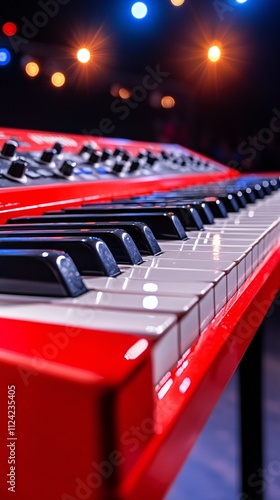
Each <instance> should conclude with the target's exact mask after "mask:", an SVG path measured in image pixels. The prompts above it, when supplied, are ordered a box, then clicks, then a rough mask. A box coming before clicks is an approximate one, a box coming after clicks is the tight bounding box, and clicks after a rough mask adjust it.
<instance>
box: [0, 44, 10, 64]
mask: <svg viewBox="0 0 280 500" xmlns="http://www.w3.org/2000/svg"><path fill="white" fill-rule="evenodd" d="M10 60H11V54H10V52H9V51H8V49H5V48H0V66H6V64H9V62H10Z"/></svg>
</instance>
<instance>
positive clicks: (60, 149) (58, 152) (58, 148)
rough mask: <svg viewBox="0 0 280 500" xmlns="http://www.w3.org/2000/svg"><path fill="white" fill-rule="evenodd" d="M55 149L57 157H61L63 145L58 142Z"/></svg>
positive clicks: (54, 146)
mask: <svg viewBox="0 0 280 500" xmlns="http://www.w3.org/2000/svg"><path fill="white" fill-rule="evenodd" d="M53 149H55V150H56V154H57V155H60V154H61V153H62V150H63V145H62V144H61V143H60V142H56V143H55V144H54V145H53Z"/></svg>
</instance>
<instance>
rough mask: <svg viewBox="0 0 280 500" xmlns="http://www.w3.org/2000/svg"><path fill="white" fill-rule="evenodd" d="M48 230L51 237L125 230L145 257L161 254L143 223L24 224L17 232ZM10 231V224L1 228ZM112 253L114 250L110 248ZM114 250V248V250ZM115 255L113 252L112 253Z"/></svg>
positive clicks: (12, 228) (153, 237) (149, 230)
mask: <svg viewBox="0 0 280 500" xmlns="http://www.w3.org/2000/svg"><path fill="white" fill-rule="evenodd" d="M46 228H47V229H48V230H49V231H50V232H49V235H54V236H58V235H59V233H61V232H62V236H63V232H64V231H65V230H67V231H68V235H69V236H70V235H71V236H76V235H80V236H83V235H84V236H94V231H95V229H96V230H99V229H107V230H108V231H111V232H112V231H114V230H115V229H123V230H124V231H126V232H127V233H128V234H129V235H130V236H131V238H132V239H133V241H134V243H135V244H136V246H137V248H138V250H139V252H140V253H141V254H144V255H158V254H160V253H161V251H162V250H161V248H160V246H159V244H158V242H157V240H156V238H155V235H154V234H153V232H152V231H151V229H150V228H149V226H147V224H144V223H143V222H125V221H124V222H119V223H117V222H107V223H105V224H102V223H99V222H91V223H79V222H75V223H71V224H63V223H58V224H55V225H54V224H22V225H20V226H19V229H17V231H29V230H30V231H34V229H35V232H34V234H36V231H37V233H38V231H41V230H44V231H45V230H46ZM7 229H9V226H8V224H6V225H5V226H0V231H7ZM11 230H12V231H14V230H15V226H14V225H12V226H11ZM38 236H39V234H38ZM110 250H111V251H112V248H110ZM113 250H114V248H113ZM112 253H113V252H112Z"/></svg>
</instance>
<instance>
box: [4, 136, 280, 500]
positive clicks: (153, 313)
mask: <svg viewBox="0 0 280 500" xmlns="http://www.w3.org/2000/svg"><path fill="white" fill-rule="evenodd" d="M0 149H1V154H0V194H1V196H0V217H1V220H0V223H1V226H0V243H1V246H0V326H1V328H0V332H1V333H0V339H1V340H0V371H1V383H0V396H1V409H2V410H1V419H0V438H1V439H0V471H1V473H0V492H1V498H4V499H6V498H7V499H8V498H9V497H10V495H11V494H12V492H14V493H16V496H15V497H16V498H17V499H19V500H26V499H27V498H28V499H30V500H37V499H39V498H40V500H49V499H62V500H73V499H75V500H80V499H94V500H96V499H97V500H98V499H100V500H101V499H102V500H104V499H106V500H109V499H110V500H113V499H116V500H117V499H118V500H137V499H139V500H140V499H141V500H142V499H143V497H145V495H146V497H148V498H153V499H160V498H163V496H164V494H165V492H166V491H167V489H168V488H169V486H170V484H171V483H172V481H173V480H174V478H175V477H176V475H177V473H178V471H179V469H180V467H181V465H182V463H183V461H184V460H185V459H186V457H187V455H188V454H189V452H190V451H191V448H192V446H193V444H194V443H195V441H196V439H197V437H198V435H199V433H200V431H201V429H202V428H203V425H204V424H205V422H206V420H207V418H208V416H209V415H210V413H211V411H212V409H213V407H214V406H215V404H216V402H217V400H218V398H219V396H220V394H221V393H222V391H223V389H224V387H225V385H226V384H227V382H228V380H229V379H230V377H231V375H232V374H233V372H234V371H235V369H236V367H237V366H238V364H239V362H240V360H241V358H242V356H243V354H244V352H245V350H246V349H247V347H248V345H249V344H250V341H251V340H252V338H253V336H254V334H255V332H256V330H257V328H258V326H259V325H260V323H261V322H262V319H263V317H264V316H265V314H266V312H267V310H268V308H269V307H270V305H271V304H272V302H273V299H274V297H275V295H276V294H277V291H278V290H279V275H280V274H279V271H280V260H279V254H280V251H279V235H280V231H279V202H280V182H279V176H277V175H275V174H274V175H273V174H266V175H262V176H256V175H247V176H245V175H240V174H239V173H238V172H236V171H235V170H232V169H229V168H227V167H225V166H223V165H221V164H219V163H217V162H215V161H213V160H211V159H209V158H206V157H204V156H202V155H200V154H198V153H196V152H194V151H190V150H188V149H186V148H183V147H180V146H178V145H173V144H155V143H141V142H132V141H126V140H117V139H105V138H99V137H98V138H95V137H91V136H88V137H87V136H77V135H69V134H61V133H57V134H56V133H51V132H50V133H49V132H40V131H23V130H17V129H1V130H0Z"/></svg>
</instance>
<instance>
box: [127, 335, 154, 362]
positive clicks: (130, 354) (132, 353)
mask: <svg viewBox="0 0 280 500" xmlns="http://www.w3.org/2000/svg"><path fill="white" fill-rule="evenodd" d="M148 345H149V342H148V341H147V340H146V339H140V340H138V341H137V342H136V343H135V344H134V345H133V346H131V347H130V348H129V349H128V351H126V353H125V355H124V357H125V359H127V360H132V359H137V358H139V356H141V354H143V352H144V351H145V350H146V349H147V347H148Z"/></svg>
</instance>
